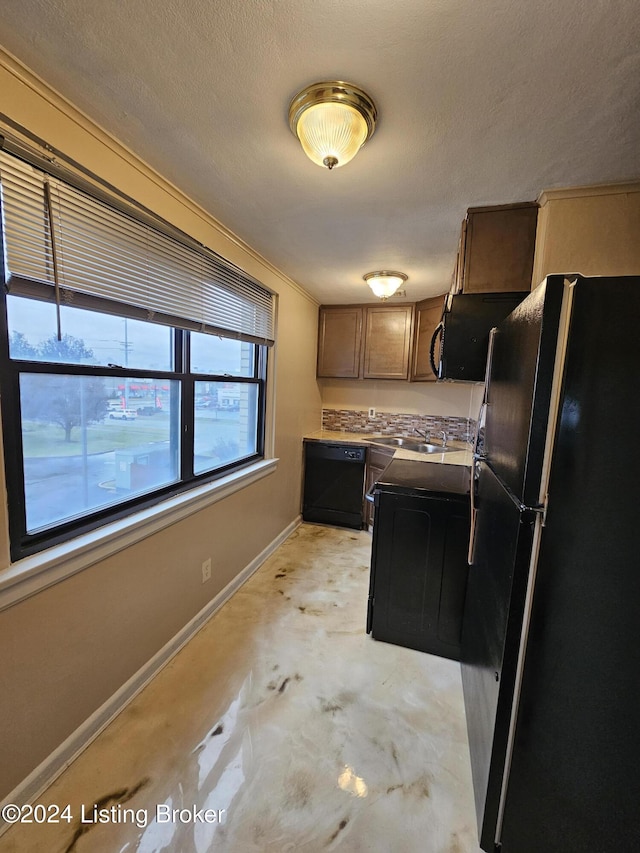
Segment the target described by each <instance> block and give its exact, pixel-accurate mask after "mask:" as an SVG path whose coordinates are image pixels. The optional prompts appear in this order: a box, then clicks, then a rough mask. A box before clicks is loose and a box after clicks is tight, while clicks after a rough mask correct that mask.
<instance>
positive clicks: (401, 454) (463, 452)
mask: <svg viewBox="0 0 640 853" xmlns="http://www.w3.org/2000/svg"><path fill="white" fill-rule="evenodd" d="M302 437H303V439H304V440H306V441H333V442H339V443H340V444H358V445H361V446H363V447H368V446H370V445H375V441H374V440H373V438H374V434H371V435H370V434H367V433H362V432H342V431H340V430H328V429H318V430H315V431H314V432H309V433H306V435H303V436H302ZM378 446H379V447H380V448H382V447H385V449H386V450H388V451H390V455H389V458H390V459H391V456H393V458H394V459H407V460H413V461H415V462H436V463H443V462H444V463H446V464H447V465H471V462H472V454H471V449H470V447H469V445H467V444H465V442H462V441H454V440H452V441H451V442H450V446H456V447H459V448H460V449H459V450H449V451H447V452H446V453H416V452H415V451H413V450H405V449H404V448H402V447H398V448H392V447H388V446H385V445H378Z"/></svg>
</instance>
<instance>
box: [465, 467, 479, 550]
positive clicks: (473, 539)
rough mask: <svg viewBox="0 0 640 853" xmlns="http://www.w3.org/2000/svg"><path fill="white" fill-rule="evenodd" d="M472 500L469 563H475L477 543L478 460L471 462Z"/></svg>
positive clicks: (470, 495)
mask: <svg viewBox="0 0 640 853" xmlns="http://www.w3.org/2000/svg"><path fill="white" fill-rule="evenodd" d="M469 497H470V500H471V527H470V529H469V550H468V551H467V563H468V564H469V565H470V566H472V565H473V552H474V550H475V544H476V515H477V510H476V460H475V459H474V460H473V462H472V463H471V488H470V489H469Z"/></svg>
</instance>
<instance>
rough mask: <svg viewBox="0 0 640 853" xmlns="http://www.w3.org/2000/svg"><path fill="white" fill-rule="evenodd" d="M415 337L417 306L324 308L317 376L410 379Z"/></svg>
mask: <svg viewBox="0 0 640 853" xmlns="http://www.w3.org/2000/svg"><path fill="white" fill-rule="evenodd" d="M412 336H413V304H409V305H407V304H404V305H324V306H321V308H320V317H319V328H318V370H317V375H318V377H319V378H335V379H408V378H409V363H410V355H411V349H412Z"/></svg>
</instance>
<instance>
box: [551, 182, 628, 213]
mask: <svg viewBox="0 0 640 853" xmlns="http://www.w3.org/2000/svg"><path fill="white" fill-rule="evenodd" d="M638 192H640V181H632V182H628V183H620V184H594V185H593V186H590V187H589V186H586V187H560V188H558V189H552V190H543V191H542V192H541V193H540V195H539V196H538V199H537V201H538V204H539V205H540V207H542V206H543V205H545V204H546V203H547V202H548V201H557V200H558V199H567V198H588V197H590V196H603V195H627V194H629V193H638Z"/></svg>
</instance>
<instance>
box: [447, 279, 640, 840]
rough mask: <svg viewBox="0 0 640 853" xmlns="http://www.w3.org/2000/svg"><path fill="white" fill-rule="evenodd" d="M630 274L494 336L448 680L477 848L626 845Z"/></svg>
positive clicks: (630, 641)
mask: <svg viewBox="0 0 640 853" xmlns="http://www.w3.org/2000/svg"><path fill="white" fill-rule="evenodd" d="M639 321H640V277H631V276H626V277H611V278H605V277H598V278H585V277H582V276H577V275H573V276H549V277H547V279H545V281H544V282H543V283H542V284H541V285H540V286H539V287H537V288H536V289H535V290H534V291H533V292H532V293H531V295H530V296H528V297H527V298H526V299H525V300H524V302H522V303H521V304H520V305H519V306H518V307H517V308H516V309H515V310H514V311H513V313H512V314H510V315H509V316H508V317H507V318H506V320H504V321H503V322H502V323H501V324H500V325H499V326H498V327H497V329H496V330H494V331H493V332H492V340H491V346H490V354H489V362H488V365H487V383H486V392H485V402H484V404H483V409H484V413H483V417H482V418H481V421H484V427H483V428H481V429H480V430H479V442H478V445H477V448H476V454H475V463H474V475H473V479H474V488H473V489H472V491H473V506H472V534H471V541H470V547H469V562H470V568H469V578H468V586H467V597H466V601H465V611H464V618H463V631H462V653H461V666H462V681H463V688H464V701H465V712H466V717H467V729H468V735H469V746H470V754H471V769H472V776H473V784H474V794H475V801H476V813H477V818H478V831H479V839H480V846H481V847H482V849H483V850H486V851H497V850H500V851H502V853H542V851H544V853H556V852H557V853H609V851H611V853H613V851H616V853H618V851H622V850H624V851H631V850H640V536H639V533H640V517H639V510H640V499H639V498H640V464H639V463H638V456H637V445H636V435H637V431H638V428H639V426H640V381H639V372H640V327H639Z"/></svg>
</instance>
